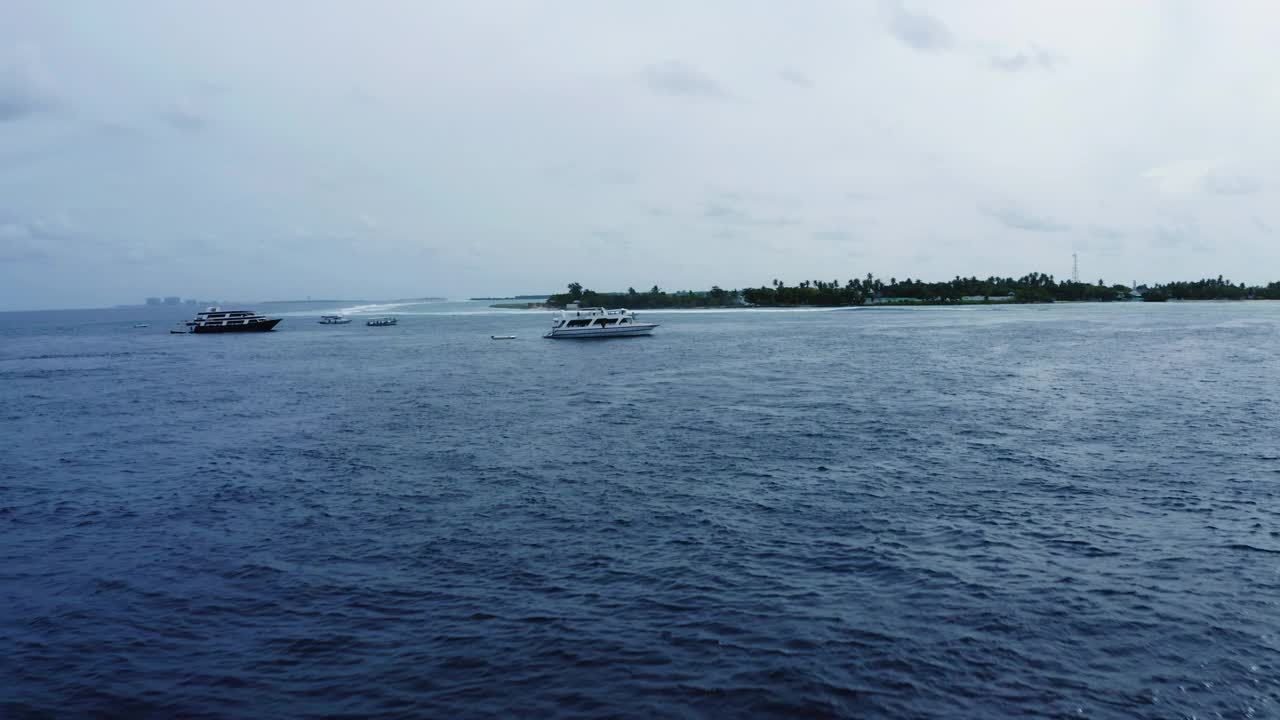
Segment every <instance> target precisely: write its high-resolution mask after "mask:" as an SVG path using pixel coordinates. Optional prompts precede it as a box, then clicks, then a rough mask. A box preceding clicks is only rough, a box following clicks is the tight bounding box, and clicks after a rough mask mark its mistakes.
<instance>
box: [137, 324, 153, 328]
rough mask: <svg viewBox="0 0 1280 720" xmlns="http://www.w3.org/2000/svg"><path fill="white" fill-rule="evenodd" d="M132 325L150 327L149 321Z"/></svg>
mask: <svg viewBox="0 0 1280 720" xmlns="http://www.w3.org/2000/svg"><path fill="white" fill-rule="evenodd" d="M134 327H136V328H144V327H151V323H138V324H137V325H134Z"/></svg>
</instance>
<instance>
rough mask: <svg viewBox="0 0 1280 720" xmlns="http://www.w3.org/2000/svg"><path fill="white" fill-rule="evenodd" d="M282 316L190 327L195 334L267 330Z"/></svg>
mask: <svg viewBox="0 0 1280 720" xmlns="http://www.w3.org/2000/svg"><path fill="white" fill-rule="evenodd" d="M283 319H284V318H272V319H270V320H264V321H262V322H256V323H251V324H248V325H213V326H209V325H197V326H195V327H194V328H192V329H191V332H193V333H195V334H197V335H204V334H213V333H233V332H267V331H268V330H273V329H275V326H276V325H278V324H279V323H280V321H281V320H283Z"/></svg>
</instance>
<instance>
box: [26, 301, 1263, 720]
mask: <svg viewBox="0 0 1280 720" xmlns="http://www.w3.org/2000/svg"><path fill="white" fill-rule="evenodd" d="M257 309H261V310H263V311H266V312H268V313H269V314H274V313H277V312H279V311H281V310H283V311H284V312H285V321H284V322H283V323H281V325H280V326H279V328H278V329H277V330H276V331H275V332H272V333H255V334H244V335H206V336H195V335H170V334H168V332H167V330H168V326H169V324H170V323H171V322H173V321H175V320H179V319H182V318H184V317H185V316H187V315H189V314H190V311H189V310H187V309H183V308H164V307H161V308H143V309H120V310H93V311H65V312H20V313H0V421H2V422H0V717H4V718H43V717H50V718H68V717H128V718H139V717H155V718H175V717H206V718H262V717H306V718H320V717H368V716H380V717H393V718H395V717H405V718H410V717H423V718H436V717H458V718H486V717H490V718H499V717H501V718H506V717H538V718H578V717H624V718H631V717H685V718H702V717H707V718H711V717H752V718H770V717H779V718H781V717H851V718H869V717H884V718H931V717H938V718H942V717H945V718H955V717H965V718H1010V717H1058V718H1068V717H1069V718H1081V717H1088V718H1182V717H1186V718H1190V717H1198V718H1209V717H1223V718H1264V717H1277V716H1280V604H1278V603H1280V382H1278V381H1280V360H1278V358H1280V302H1278V303H1268V302H1253V303H1182V304H1178V303H1169V304H1160V305H1157V304H1150V305H1144V304H1140V303H1138V304H1114V305H1112V304H1106V305H1103V304H1088V305H1086V304H1071V305H1062V304H1060V305H1051V306H980V307H937V308H927V307H916V308H865V309H849V310H831V311H808V310H790V311H772V312H770V311H757V310H732V311H705V312H698V311H686V312H679V311H672V312H656V311H655V312H648V313H642V317H643V318H646V319H651V320H654V321H657V322H660V323H661V324H662V326H661V327H660V328H659V329H658V331H657V332H656V333H655V334H654V335H653V336H652V337H649V338H631V339H614V340H605V341H552V340H544V339H542V338H541V337H540V335H541V333H542V332H543V331H544V330H545V329H546V327H547V325H548V317H547V314H546V313H544V312H536V311H499V310H493V309H490V308H488V307H487V305H486V303H425V304H407V305H398V306H394V307H386V306H367V307H361V308H343V307H334V306H331V305H325V304H324V303H318V304H313V305H310V306H303V305H289V306H269V305H260V306H257ZM343 310H346V311H348V312H353V313H355V317H356V322H353V323H352V324H350V325H342V326H324V325H319V324H317V323H316V319H317V318H318V316H319V314H320V313H322V312H327V311H343ZM383 312H394V313H396V314H398V315H399V319H400V323H399V325H397V326H395V327H383V328H370V327H365V326H364V324H363V322H362V320H361V318H362V317H363V316H364V315H369V314H381V313H383ZM140 323H147V324H149V327H146V328H136V327H134V325H136V324H140ZM490 335H516V336H517V337H516V339H515V340H510V341H493V340H491V339H490Z"/></svg>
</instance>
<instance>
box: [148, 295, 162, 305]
mask: <svg viewBox="0 0 1280 720" xmlns="http://www.w3.org/2000/svg"><path fill="white" fill-rule="evenodd" d="M147 304H148V305H159V304H160V298H158V297H149V298H147Z"/></svg>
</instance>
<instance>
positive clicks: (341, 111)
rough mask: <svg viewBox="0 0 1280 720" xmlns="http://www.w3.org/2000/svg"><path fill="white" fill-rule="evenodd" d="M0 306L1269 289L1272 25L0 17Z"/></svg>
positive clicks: (47, 10)
mask: <svg viewBox="0 0 1280 720" xmlns="http://www.w3.org/2000/svg"><path fill="white" fill-rule="evenodd" d="M0 17H2V18H3V22H0V310H17V309H31V308H58V307H87V306H103V305H112V304H118V303H131V302H141V300H142V298H143V297H145V296H150V295H182V296H186V297H217V298H243V299H255V298H256V299H263V300H266V299H292V298H304V297H307V296H314V297H347V298H393V297H420V296H427V295H439V296H447V297H453V298H458V297H469V296H479V295H486V296H492V295H505V294H509V293H517V292H520V293H523V292H542V291H558V290H560V289H562V288H563V287H564V286H565V284H566V283H568V282H574V281H576V282H581V283H582V284H583V285H585V286H587V287H591V288H596V289H600V290H605V289H625V288H626V287H628V286H635V287H649V286H651V285H654V284H658V285H660V286H663V287H665V288H681V289H683V288H693V289H702V288H707V287H710V286H711V285H713V284H717V285H720V286H723V287H739V286H759V285H763V284H767V283H769V282H770V281H771V280H772V279H773V278H780V279H783V280H786V281H789V282H798V281H800V280H804V279H814V278H821V279H840V280H842V281H843V280H844V279H846V278H849V277H862V276H865V275H866V274H867V273H869V272H870V273H874V274H875V275H877V276H879V277H883V278H889V277H898V278H904V277H913V278H924V279H945V278H950V277H952V276H954V275H963V276H969V275H978V276H981V277H985V276H987V275H993V274H994V275H1000V276H1010V275H1011V276H1020V275H1023V274H1025V273H1027V272H1032V271H1036V272H1045V273H1050V274H1053V275H1056V276H1058V277H1059V278H1066V277H1069V276H1070V273H1071V257H1072V254H1073V253H1078V255H1079V258H1080V271H1081V275H1082V279H1083V280H1086V281H1090V282H1093V281H1096V280H1097V279H1098V278H1105V279H1106V280H1107V281H1108V282H1120V283H1126V284H1127V283H1129V282H1131V281H1132V280H1137V281H1138V282H1140V283H1154V282H1164V281H1168V280H1175V279H1183V280H1190V279H1197V278H1200V277H1205V276H1214V277H1216V276H1218V275H1224V276H1227V277H1229V278H1230V279H1232V280H1234V281H1237V282H1241V281H1242V282H1248V283H1250V284H1253V283H1265V282H1269V281H1274V280H1278V279H1280V269H1278V268H1280V263H1278V262H1277V261H1280V248H1278V247H1277V245H1276V243H1275V233H1276V228H1277V227H1278V226H1280V217H1277V216H1276V214H1275V212H1274V211H1273V210H1272V209H1271V207H1270V205H1271V204H1272V201H1273V200H1274V198H1275V193H1276V179H1275V178H1274V177H1273V171H1272V170H1271V168H1272V167H1275V166H1276V162H1275V161H1276V159H1277V158H1276V156H1277V147H1276V143H1275V142H1274V141H1273V140H1272V136H1273V135H1274V128H1275V127H1276V126H1277V124H1278V121H1280V97H1278V96H1277V94H1276V93H1275V92H1274V90H1273V89H1272V88H1274V87H1276V86H1277V83H1276V80H1277V77H1276V75H1277V74H1278V73H1277V71H1278V70H1280V51H1278V50H1277V49H1276V47H1275V43H1274V38H1275V37H1277V36H1280V8H1277V7H1276V6H1274V5H1273V4H1267V3H1262V2H1232V3H1229V4H1224V5H1213V4H1209V3H1191V2H1133V3H1124V4H1119V5H1117V4H1113V3H1102V2H1084V3H1080V2H1073V3H1066V2H1045V3H1023V2H1015V1H1012V0H1008V1H999V2H996V1H992V2H975V3H965V4H959V3H945V2H938V1H933V2H930V1H926V0H902V1H900V2H899V1H897V0H883V1H877V2H865V3H864V2H859V3H844V2H834V1H833V2H818V1H815V2H811V3H802V4H785V3H771V2H736V1H732V2H731V1H730V0H716V1H712V0H708V1H707V2H702V3H677V2H657V3H644V4H637V3H620V2H604V3H595V2H518V1H514V0H513V1H510V2H476V3H444V2H424V3H418V2H374V3H368V4H355V3H342V2H326V3H311V2H308V3H299V2H278V3H270V4H265V5H262V4H254V3H248V2H239V1H236V2H219V3H212V2H208V3H200V2H195V3H184V4H181V6H179V4H168V3H145V2H130V1H122V2H116V3H110V4H106V3H90V2H66V3H45V2H40V1H38V0H7V1H6V2H5V4H4V7H3V9H0Z"/></svg>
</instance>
